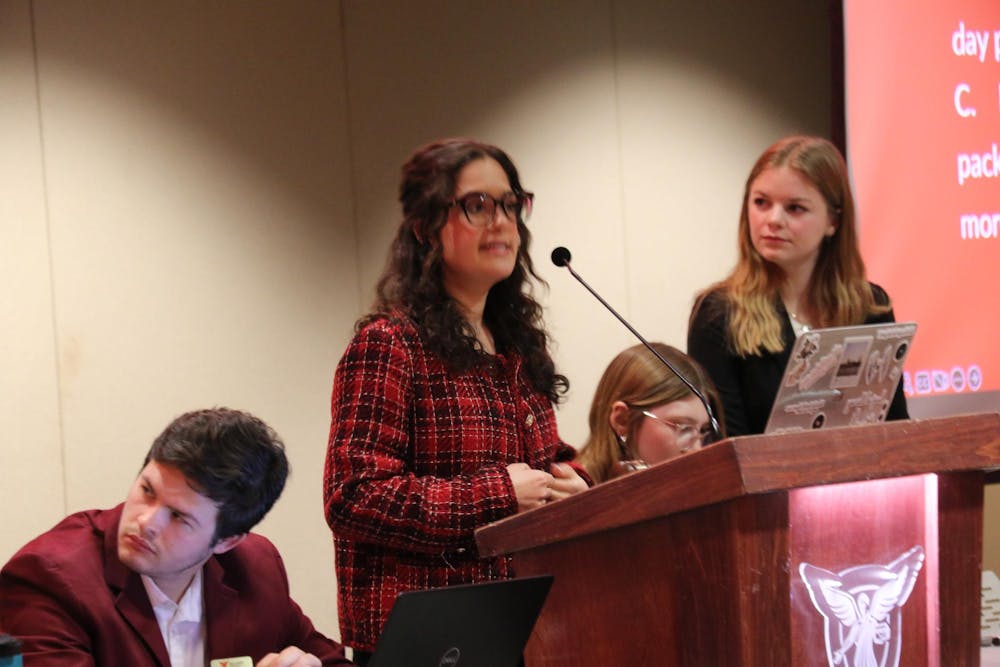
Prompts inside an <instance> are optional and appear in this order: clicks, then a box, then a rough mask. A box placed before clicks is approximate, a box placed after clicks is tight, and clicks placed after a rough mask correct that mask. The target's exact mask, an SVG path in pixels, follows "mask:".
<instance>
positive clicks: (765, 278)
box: [694, 136, 889, 356]
mask: <svg viewBox="0 0 1000 667" xmlns="http://www.w3.org/2000/svg"><path fill="white" fill-rule="evenodd" d="M776 167H788V168H790V169H794V170H795V171H797V172H798V173H799V174H801V175H802V176H803V177H805V178H806V179H807V180H808V181H809V182H810V183H812V184H813V186H815V188H816V189H817V190H819V192H820V194H821V195H822V196H823V199H824V200H825V201H826V205H827V208H828V210H829V211H830V214H831V216H833V218H834V222H835V230H834V233H833V235H832V236H831V237H828V238H826V239H824V241H823V243H822V245H821V246H820V250H819V257H818V258H817V260H816V266H815V267H814V268H813V272H812V277H811V278H810V282H809V288H808V291H809V295H808V296H809V303H810V307H811V310H812V312H813V313H814V315H815V317H816V318H817V321H816V322H815V324H816V325H817V326H822V327H832V326H846V325H849V324H860V323H861V322H863V321H864V319H865V317H866V316H868V315H869V314H871V313H882V312H886V311H888V310H889V306H888V305H884V306H882V305H878V304H877V303H876V302H875V299H874V297H873V295H872V291H871V288H870V286H869V284H868V280H867V277H866V275H865V265H864V262H863V261H862V259H861V252H860V251H859V249H858V237H857V224H856V221H855V209H854V197H853V196H852V194H851V187H850V183H849V181H848V176H847V165H846V164H845V162H844V157H843V156H842V155H841V154H840V151H839V150H837V147H836V146H834V145H833V144H832V143H830V142H829V141H827V140H826V139H823V138H821V137H811V136H791V137H785V138H784V139H781V140H779V141H777V142H776V143H774V144H772V145H771V146H770V147H769V148H768V149H767V150H765V151H764V152H763V154H761V156H760V157H759V158H758V159H757V162H756V163H755V164H754V166H753V169H752V170H751V171H750V175H749V176H748V177H747V182H746V187H745V189H744V191H743V207H742V209H741V211H740V225H739V260H738V261H737V263H736V267H735V268H734V269H733V271H732V273H730V274H729V276H728V277H727V278H726V279H725V280H723V281H722V282H721V283H717V284H715V285H713V286H712V287H710V288H708V290H706V291H705V292H703V293H702V294H700V295H699V296H698V299H697V302H696V304H695V308H694V312H697V311H698V309H699V308H700V307H701V306H702V302H703V300H704V298H705V296H706V295H707V294H709V293H711V292H713V291H716V290H718V289H720V288H721V289H722V290H723V291H724V293H725V296H726V297H727V298H726V301H727V302H728V308H729V340H730V341H731V343H732V346H733V351H734V352H736V353H737V354H739V355H741V356H747V355H752V354H760V353H761V352H764V351H767V352H780V351H781V350H782V349H783V348H784V345H785V344H784V341H783V340H782V337H781V329H782V322H781V319H780V316H779V314H778V309H777V303H778V300H779V297H778V289H779V287H780V286H781V281H782V279H783V277H782V274H781V272H780V270H779V269H778V268H777V267H776V266H774V265H773V264H771V263H769V262H767V261H766V260H765V259H764V258H763V257H761V256H760V253H758V252H757V250H756V248H754V247H753V242H752V241H751V238H750V217H749V213H748V210H749V198H750V190H751V188H752V186H753V182H754V181H755V180H756V179H757V177H758V176H760V174H761V173H762V172H763V171H765V170H766V169H773V168H776Z"/></svg>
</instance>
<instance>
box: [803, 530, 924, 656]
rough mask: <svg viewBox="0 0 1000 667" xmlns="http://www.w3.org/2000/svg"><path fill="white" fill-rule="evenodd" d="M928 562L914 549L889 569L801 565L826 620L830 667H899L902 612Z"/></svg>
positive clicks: (812, 595) (805, 580)
mask: <svg viewBox="0 0 1000 667" xmlns="http://www.w3.org/2000/svg"><path fill="white" fill-rule="evenodd" d="M923 564H924V550H923V547H920V546H915V547H913V548H912V549H910V550H909V551H907V552H906V553H904V554H903V555H901V556H900V557H899V558H897V559H896V560H894V561H892V562H891V563H889V564H888V565H860V566H857V567H851V568H848V569H846V570H843V571H841V572H839V573H834V572H830V571H829V570H824V569H823V568H821V567H816V566H815V565H810V564H809V563H802V564H800V565H799V576H801V577H802V581H804V582H805V584H806V589H807V590H808V591H809V597H810V598H811V599H812V603H813V606H814V607H815V608H816V610H817V611H819V613H820V614H822V615H823V618H824V619H826V622H825V627H824V631H825V638H826V657H827V660H828V661H829V664H830V667H838V666H840V665H842V666H843V667H890V666H891V667H899V655H900V649H901V647H902V641H901V638H902V608H903V605H904V604H906V601H907V599H908V598H909V597H910V593H911V592H913V586H914V584H916V582H917V575H918V574H920V568H921V567H923Z"/></svg>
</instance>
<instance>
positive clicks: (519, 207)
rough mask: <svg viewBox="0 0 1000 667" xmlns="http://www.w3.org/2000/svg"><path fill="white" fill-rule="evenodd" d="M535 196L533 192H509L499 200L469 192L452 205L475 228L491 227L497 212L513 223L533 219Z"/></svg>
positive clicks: (480, 193) (487, 195) (484, 194)
mask: <svg viewBox="0 0 1000 667" xmlns="http://www.w3.org/2000/svg"><path fill="white" fill-rule="evenodd" d="M534 201H535V195H534V194H533V193H531V192H508V193H507V194H504V195H501V197H500V198H499V199H496V198H495V197H493V196H491V195H489V194H487V193H485V192H469V193H467V194H464V195H462V196H461V197H459V198H458V199H456V200H455V201H453V202H452V203H451V205H452V206H458V207H459V208H460V209H462V213H464V214H465V219H466V220H468V221H469V224H470V225H472V226H473V227H489V226H490V225H491V224H493V222H494V221H495V220H496V214H497V210H498V209H499V210H500V211H502V212H503V214H504V216H506V218H507V219H508V220H510V221H511V222H517V221H518V220H520V221H522V222H523V221H525V220H527V219H528V218H530V217H531V207H532V204H533V203H534Z"/></svg>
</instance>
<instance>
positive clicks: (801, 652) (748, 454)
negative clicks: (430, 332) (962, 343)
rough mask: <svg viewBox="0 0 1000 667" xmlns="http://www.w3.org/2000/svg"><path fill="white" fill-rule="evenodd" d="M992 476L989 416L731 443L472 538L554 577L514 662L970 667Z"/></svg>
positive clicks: (575, 666) (998, 447) (634, 666)
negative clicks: (522, 655)
mask: <svg viewBox="0 0 1000 667" xmlns="http://www.w3.org/2000/svg"><path fill="white" fill-rule="evenodd" d="M997 468H1000V414H978V415H969V416H962V417H950V418H945V419H928V420H921V421H903V422H891V423H886V424H877V425H874V426H862V427H853V428H841V429H829V430H821V431H812V432H804V433H792V434H784V435H774V436H770V435H758V436H744V437H735V438H730V439H727V440H724V441H722V442H720V443H717V444H715V445H712V446H710V447H707V448H705V449H703V450H701V451H698V452H694V453H692V454H689V455H686V456H683V457H681V458H678V459H674V460H672V461H667V462H664V463H662V464H659V465H656V466H653V467H651V468H649V469H647V470H643V471H640V472H636V473H632V474H630V475H627V476H625V477H621V478H618V479H615V480H612V481H610V482H607V483H605V484H602V485H599V486H597V487H595V488H593V489H591V490H589V491H587V492H585V493H581V494H579V495H576V496H573V497H571V498H568V499H566V500H562V501H560V502H558V503H553V504H551V505H548V506H546V507H542V508H539V509H536V510H533V511H531V512H526V513H524V514H519V515H515V516H512V517H510V518H508V519H505V520H503V521H498V522H496V523H494V524H491V525H488V526H484V527H483V528H481V529H479V530H478V531H477V533H476V540H477V542H478V544H479V549H480V552H481V553H482V554H484V555H496V554H502V553H509V554H511V555H512V557H513V560H514V567H515V572H516V574H517V575H518V576H526V575H535V574H553V575H555V582H554V584H553V587H552V590H551V592H550V594H549V598H548V600H547V602H546V604H545V608H544V609H543V611H542V615H541V616H540V617H539V619H538V622H537V624H536V626H535V630H534V633H533V634H532V637H531V639H530V641H529V643H528V647H527V650H526V663H527V667H543V666H550V665H566V666H571V667H584V666H586V665H600V666H601V667H607V666H618V665H621V666H625V665H628V666H630V667H639V666H645V665H650V666H659V665H696V666H698V667H702V666H713V667H714V666H716V665H726V666H728V665H734V666H744V665H754V666H758V665H760V666H765V665H766V666H767V667H772V666H781V665H795V666H796V667H799V666H807V665H817V666H826V665H828V664H831V663H832V662H836V664H840V665H845V667H847V666H851V665H861V664H866V663H865V662H864V658H865V657H871V658H873V659H874V660H875V662H872V663H871V664H872V665H876V664H878V665H882V664H884V665H888V666H891V665H893V664H895V662H894V661H895V659H896V657H895V656H898V664H900V665H932V666H940V667H952V666H955V665H978V664H979V651H980V646H979V639H980V637H979V627H980V619H979V608H980V585H981V584H980V571H981V567H982V530H983V527H982V521H983V513H982V510H983V478H984V471H988V470H993V469H997ZM904 579H905V581H904ZM862 654H865V655H862ZM869 654H870V655H869Z"/></svg>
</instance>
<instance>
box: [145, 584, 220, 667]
mask: <svg viewBox="0 0 1000 667" xmlns="http://www.w3.org/2000/svg"><path fill="white" fill-rule="evenodd" d="M142 583H143V585H144V586H145V587H146V595H148V596H149V602H150V604H151V605H152V606H153V613H154V614H156V623H157V624H158V625H159V626H160V634H161V635H163V643H164V644H166V645H167V653H168V654H169V655H170V665H171V667H204V666H205V608H204V605H203V604H202V594H201V593H202V591H201V570H200V569H199V570H198V572H197V573H196V574H195V575H194V579H192V580H191V584H190V585H189V586H188V587H187V590H186V591H184V595H182V596H181V599H180V601H179V602H176V603H175V602H174V601H173V600H171V599H170V598H169V597H168V596H167V595H166V594H165V593H164V592H163V591H161V590H160V588H159V586H157V585H156V582H154V581H153V580H152V579H150V578H149V577H147V576H146V575H142Z"/></svg>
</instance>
